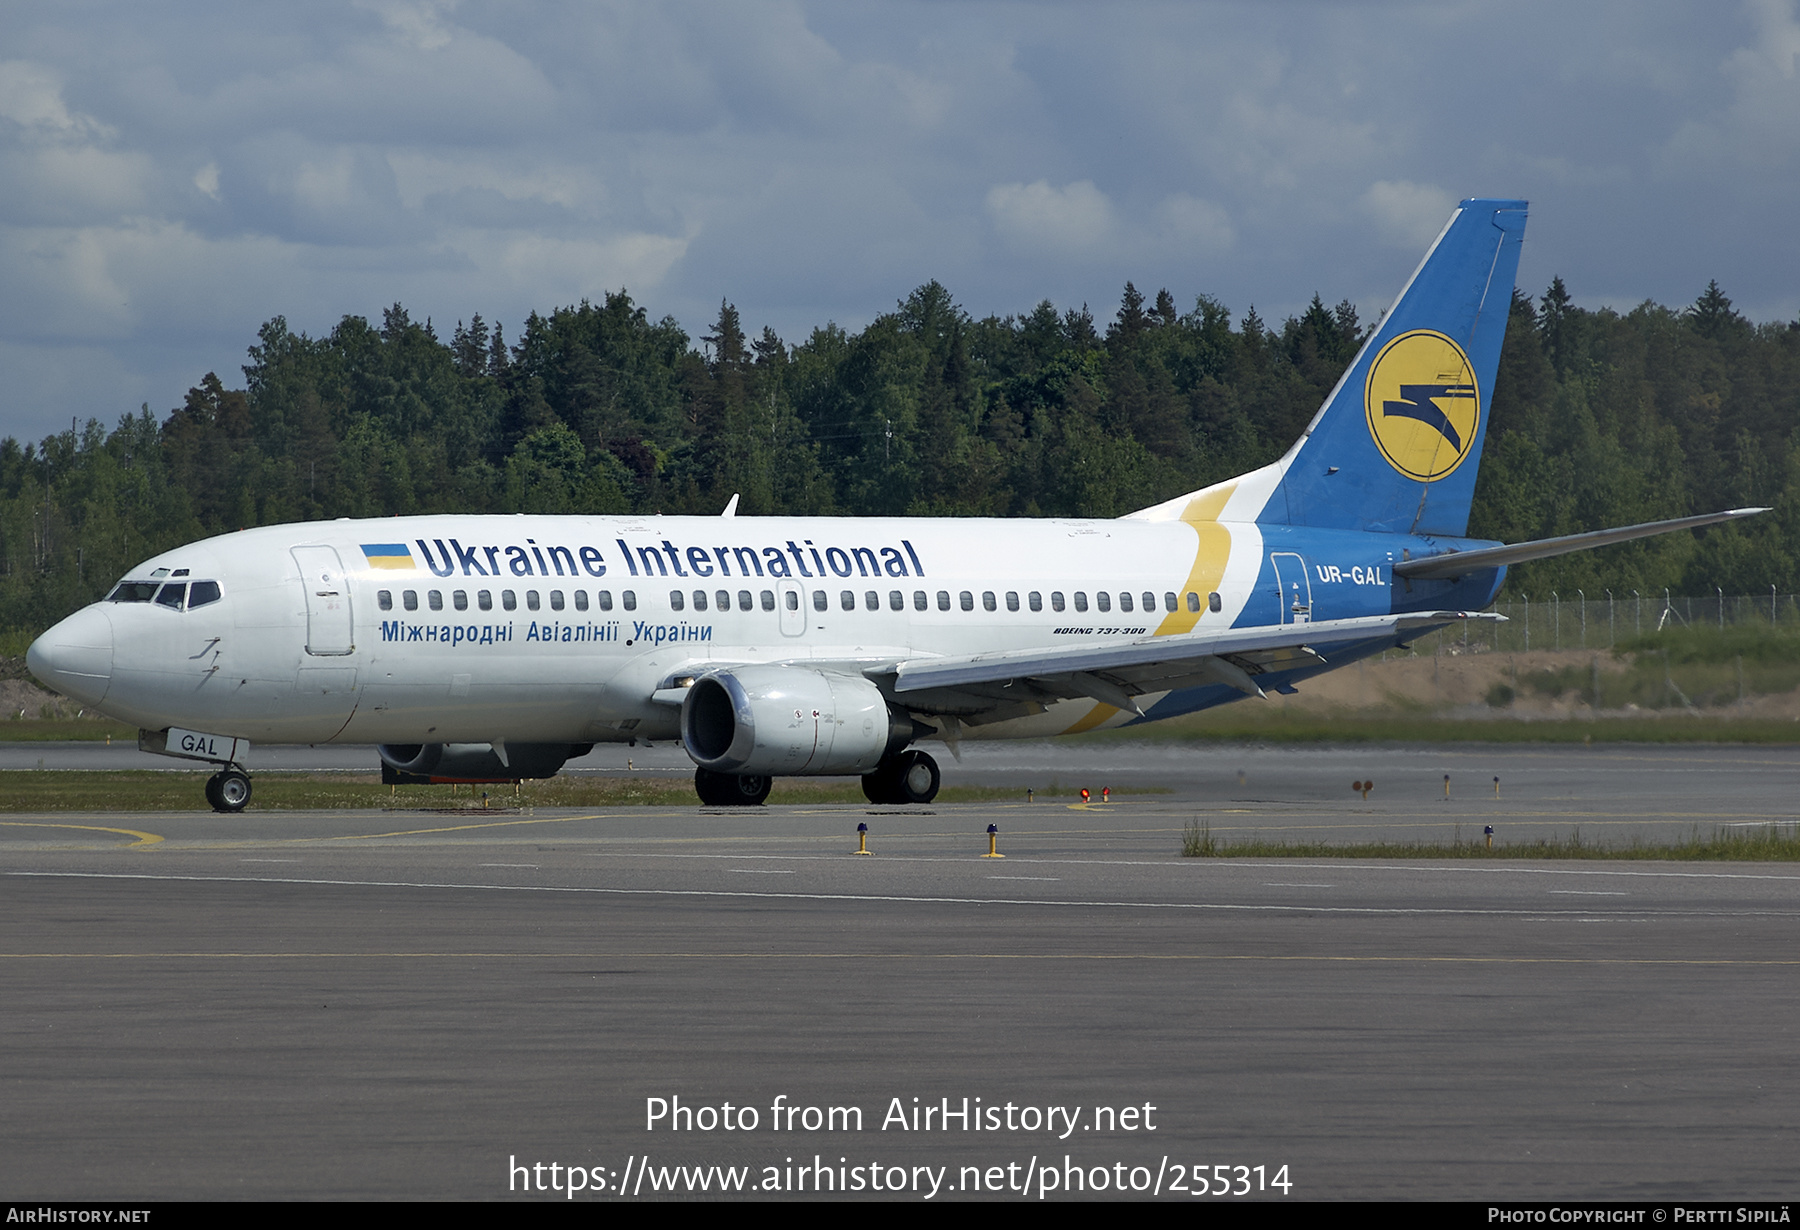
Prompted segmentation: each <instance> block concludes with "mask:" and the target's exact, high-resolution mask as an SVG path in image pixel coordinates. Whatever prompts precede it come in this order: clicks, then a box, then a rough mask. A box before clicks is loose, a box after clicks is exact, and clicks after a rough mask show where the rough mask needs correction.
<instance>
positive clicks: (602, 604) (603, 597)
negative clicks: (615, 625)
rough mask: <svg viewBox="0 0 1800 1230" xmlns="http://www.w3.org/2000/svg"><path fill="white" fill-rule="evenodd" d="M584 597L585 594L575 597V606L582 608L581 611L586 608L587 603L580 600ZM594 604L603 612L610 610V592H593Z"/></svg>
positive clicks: (607, 590)
mask: <svg viewBox="0 0 1800 1230" xmlns="http://www.w3.org/2000/svg"><path fill="white" fill-rule="evenodd" d="M586 596H587V595H585V594H577V595H576V596H575V605H576V606H577V607H580V608H582V609H583V610H585V609H586V608H587V603H585V602H583V601H582V599H583V598H585V597H586ZM594 604H595V605H596V606H598V607H599V608H600V609H601V610H603V611H610V610H612V590H610V589H597V590H595V591H594Z"/></svg>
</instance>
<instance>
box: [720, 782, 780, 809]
mask: <svg viewBox="0 0 1800 1230" xmlns="http://www.w3.org/2000/svg"><path fill="white" fill-rule="evenodd" d="M731 782H732V785H731V787H730V789H731V790H732V791H733V792H734V793H735V796H736V797H735V798H734V799H733V800H732V801H733V802H735V803H736V804H737V805H738V806H739V807H761V806H762V805H763V800H765V799H767V798H768V797H769V791H770V790H771V789H773V788H774V786H775V779H774V778H772V777H755V776H751V775H749V774H746V775H744V776H742V777H733V778H732V779H731Z"/></svg>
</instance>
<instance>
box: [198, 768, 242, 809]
mask: <svg viewBox="0 0 1800 1230" xmlns="http://www.w3.org/2000/svg"><path fill="white" fill-rule="evenodd" d="M206 801H207V802H208V803H211V804H212V809H213V810H214V811H222V812H239V811H243V810H244V807H245V805H246V804H248V803H249V802H250V775H249V774H247V773H245V772H244V771H243V770H241V769H226V770H225V771H224V772H222V773H215V774H213V775H212V776H211V777H210V778H208V779H207V781H206Z"/></svg>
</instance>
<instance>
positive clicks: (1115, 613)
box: [28, 199, 1766, 812]
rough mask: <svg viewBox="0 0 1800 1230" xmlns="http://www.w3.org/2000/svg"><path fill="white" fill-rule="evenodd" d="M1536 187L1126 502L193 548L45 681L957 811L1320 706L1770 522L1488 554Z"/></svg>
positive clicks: (413, 737) (183, 717)
mask: <svg viewBox="0 0 1800 1230" xmlns="http://www.w3.org/2000/svg"><path fill="white" fill-rule="evenodd" d="M1525 220H1526V203H1525V202H1524V201H1516V200H1474V199H1472V200H1465V201H1463V202H1461V203H1460V204H1459V205H1458V206H1457V208H1456V210H1455V212H1454V213H1453V214H1452V215H1451V218H1450V220H1449V222H1448V223H1447V224H1446V225H1445V227H1444V229H1443V231H1442V232H1441V233H1440V234H1439V236H1438V238H1437V240H1436V241H1435V242H1434V243H1433V244H1432V246H1431V248H1430V250H1429V251H1428V252H1427V254H1426V256H1425V258H1424V260H1423V261H1422V262H1421V263H1420V265H1419V266H1418V268H1417V270H1416V271H1415V272H1414V274H1413V276H1412V277H1411V279H1410V280H1409V281H1408V282H1407V283H1406V285H1405V287H1404V288H1403V289H1402V291H1401V292H1400V295H1399V298H1398V299H1397V300H1396V301H1395V303H1394V305H1393V308H1392V310H1390V311H1389V312H1388V313H1387V314H1386V315H1385V316H1384V317H1383V318H1382V319H1381V322H1380V324H1379V326H1378V327H1377V328H1376V329H1375V330H1374V331H1373V333H1372V334H1371V335H1370V336H1369V338H1368V340H1367V341H1366V342H1365V343H1364V345H1363V347H1362V350H1361V351H1360V353H1359V354H1358V355H1357V357H1356V360H1355V361H1354V362H1353V363H1352V364H1351V365H1350V367H1349V369H1348V370H1347V371H1346V372H1345V373H1344V376H1343V378H1342V379H1341V380H1340V381H1339V382H1338V384H1337V386H1336V388H1335V389H1333V390H1332V392H1331V394H1330V395H1329V396H1328V397H1327V398H1326V400H1325V403H1324V405H1323V406H1322V407H1321V409H1320V410H1319V412H1318V414H1317V415H1316V416H1315V417H1314V419H1313V420H1312V423H1311V425H1310V426H1309V427H1308V428H1307V429H1306V432H1305V434H1304V435H1303V436H1302V437H1301V438H1300V439H1299V440H1298V441H1297V442H1296V443H1295V444H1294V446H1293V447H1292V448H1291V449H1289V450H1288V452H1287V453H1286V455H1284V456H1283V457H1282V458H1281V459H1280V460H1279V461H1276V462H1274V463H1272V464H1270V465H1267V466H1264V467H1262V468H1261V469H1258V470H1255V471H1253V472H1251V473H1249V474H1245V475H1243V476H1241V477H1238V478H1234V479H1231V480H1229V481H1227V482H1221V483H1217V484H1215V485H1213V486H1210V487H1207V488H1205V489H1203V490H1199V491H1194V492H1190V493H1189V494H1186V495H1182V496H1179V497H1177V498H1175V499H1172V500H1168V501H1166V502H1164V503H1161V504H1158V505H1156V506H1154V507H1151V508H1146V509H1143V510H1141V511H1138V512H1135V513H1131V514H1130V515H1128V516H1125V517H1121V518H1118V519H1114V520H1087V519H1078V518H1066V517H1059V518H1047V519H1042V520H993V519H968V518H955V519H952V518H827V517H737V516H735V515H734V514H735V512H736V505H737V500H736V497H733V499H732V501H731V503H730V505H728V506H727V507H726V509H725V511H724V513H723V514H722V515H721V516H718V517H664V516H660V515H639V516H530V515H524V514H520V515H516V516H423V517H404V518H389V519H383V520H366V521H353V520H349V519H344V520H339V521H333V522H309V523H304V524H296V525H280V526H269V527H264V528H260V529H251V530H245V531H241V532H239V533H236V534H229V535H224V536H221V537H217V538H211V539H207V540H205V541H203V542H198V543H194V544H192V545H189V546H185V547H182V548H179V549H177V550H173V551H167V552H164V553H162V554H160V555H157V556H155V557H154V558H152V559H149V560H146V561H144V563H142V564H141V565H139V566H138V567H136V568H134V569H132V570H131V571H130V572H129V573H128V574H127V575H126V576H125V577H124V578H123V579H122V580H121V581H120V582H119V583H118V585H117V586H116V587H115V588H114V589H113V590H112V591H111V592H110V593H108V595H107V596H106V598H105V599H103V600H102V601H100V602H96V603H94V604H92V605H90V606H88V607H86V608H84V609H83V610H81V611H78V612H76V613H75V614H73V615H71V616H69V617H68V618H67V619H65V620H63V621H62V622H60V623H58V624H57V625H56V626H55V627H53V628H51V629H50V630H49V631H47V632H45V633H44V634H43V635H42V636H41V637H39V638H38V639H37V641H36V642H35V643H33V644H32V646H31V648H30V650H29V652H28V664H29V667H30V669H31V672H32V673H33V674H34V675H35V676H36V677H37V678H38V679H39V680H41V681H42V682H44V683H45V684H46V685H48V686H49V687H51V688H54V689H56V690H57V691H60V692H62V693H64V694H65V695H68V696H70V697H72V698H74V699H76V700H78V701H80V702H82V703H83V704H84V705H87V706H90V707H93V708H96V709H99V710H101V711H102V712H105V713H108V714H110V715H112V716H113V717H115V718H118V719H120V720H122V721H126V722H130V723H133V724H135V725H137V726H139V727H140V735H139V745H140V746H141V747H142V748H144V749H145V750H147V751H152V752H158V753H162V754H166V755H170V756H175V757H182V758H186V759H189V760H195V761H202V762H207V763H211V764H214V765H216V766H218V772H216V773H215V774H214V775H213V776H212V777H211V778H210V779H209V780H208V782H207V784H206V797H207V801H208V802H209V803H210V804H211V805H212V806H213V807H214V808H215V809H217V810H219V811H224V812H233V811H239V810H241V809H242V808H243V807H244V806H245V805H246V804H247V803H248V802H249V800H250V793H251V783H250V777H249V775H248V773H246V771H245V769H244V763H245V753H246V751H247V749H248V747H249V745H250V744H251V743H252V742H273V743H309V744H318V743H354V744H375V745H377V754H378V756H379V759H380V762H381V765H382V771H383V778H384V780H386V781H393V782H442V781H516V780H519V779H522V778H539V777H549V776H553V775H554V774H556V773H557V772H558V771H559V770H560V769H561V768H562V767H563V765H564V764H565V763H566V762H567V761H568V760H569V759H571V758H574V757H578V756H582V755H586V754H587V753H588V751H590V750H591V748H592V747H593V745H594V744H596V743H602V742H611V743H635V742H639V741H663V740H679V741H680V742H681V744H682V746H683V747H684V748H685V749H686V751H687V753H688V755H689V756H690V757H691V758H692V759H693V761H694V764H695V770H694V785H695V789H696V792H697V793H698V795H699V797H700V800H701V801H702V803H704V804H707V805H711V806H735V805H754V804H759V803H762V802H763V801H764V800H765V799H766V798H767V797H768V795H769V790H770V783H771V779H773V778H775V777H780V776H801V775H804V776H820V775H845V776H851V775H853V776H858V777H860V778H861V779H862V785H863V790H864V793H865V794H866V795H867V797H868V798H869V800H870V801H871V802H874V803H881V804H907V803H928V802H930V801H931V800H932V799H933V798H934V797H935V796H936V794H937V791H938V787H939V783H940V780H941V774H940V770H939V767H938V764H937V761H936V760H935V759H934V758H933V757H932V756H931V755H930V754H929V753H928V752H926V751H925V750H923V749H921V748H919V747H917V746H916V745H917V744H919V743H932V742H941V743H943V744H945V745H946V746H947V747H948V749H949V750H950V751H951V752H952V753H953V754H959V749H960V743H961V741H962V740H964V739H997V738H1041V737H1046V736H1052V735H1062V734H1072V733H1076V732H1080V731H1087V730H1097V729H1101V728H1105V727H1115V726H1121V725H1129V724H1136V723H1141V722H1153V721H1157V720H1160V719H1163V718H1167V717H1172V716H1175V715H1177V714H1184V713H1191V712H1194V711H1196V710H1200V709H1205V708H1208V707H1211V706H1214V705H1219V704H1224V703H1227V702H1230V701H1236V700H1240V699H1242V698H1244V697H1247V696H1249V697H1255V696H1267V695H1268V693H1270V692H1277V693H1292V692H1294V691H1295V690H1296V689H1297V685H1298V684H1300V683H1302V682H1304V681H1305V680H1307V679H1309V678H1311V677H1313V676H1316V675H1318V674H1320V673H1322V672H1324V671H1328V670H1333V669H1336V668H1337V667H1341V666H1343V665H1346V664H1347V663H1350V662H1354V661H1356V660H1358V659H1359V658H1364V657H1368V656H1369V655H1371V654H1375V653H1379V652H1381V651H1382V650H1384V649H1388V648H1393V647H1395V646H1404V645H1405V644H1407V643H1408V642H1410V641H1411V640H1412V639H1413V638H1415V637H1418V636H1420V635H1422V634H1424V633H1427V632H1430V631H1432V630H1435V629H1438V628H1442V627H1446V626H1449V625H1452V624H1455V623H1457V622H1460V621H1464V620H1475V619H1498V618H1499V616H1497V615H1494V614H1491V613H1482V612H1483V608H1485V607H1487V606H1488V605H1489V604H1490V603H1491V602H1492V601H1493V599H1494V596H1495V595H1496V594H1497V593H1498V592H1499V589H1500V585H1501V581H1502V579H1503V577H1504V575H1505V570H1506V567H1507V566H1508V565H1511V564H1515V563H1519V562H1522V561H1525V560H1532V559H1541V558H1545V557H1548V556H1553V555H1559V554H1562V553H1564V552H1568V551H1578V550H1584V549H1587V548H1590V547H1595V546H1603V545H1606V544H1609V543H1615V542H1623V541H1627V540H1629V539H1633V538H1640V537H1645V536H1648V535H1651V534H1660V533H1666V532H1669V531H1672V530H1679V529H1683V528H1687V527H1692V526H1702V525H1710V524H1714V523H1717V522H1722V521H1729V520H1733V519H1736V518H1739V517H1745V516H1750V515H1752V514H1754V513H1757V512H1761V511H1766V510H1763V509H1750V508H1740V509H1731V510H1728V511H1725V512H1720V513H1711V514H1705V515H1701V516H1692V517H1681V518H1677V519H1674V520H1669V521H1659V522H1651V523H1647V524H1642V525H1633V526H1625V527H1620V528H1616V529H1609V530H1600V531H1595V532H1592V533H1587V534H1575V535H1570V536H1566V537H1561V538H1551V539H1544V540H1538V541H1535V542H1526V543H1517V544H1512V545H1506V544H1501V543H1496V542H1489V541H1483V540H1474V539H1469V538H1467V537H1466V536H1465V535H1466V532H1467V528H1468V520H1469V508H1470V503H1471V500H1472V497H1473V493H1474V489H1475V476H1476V470H1477V467H1478V465H1479V463H1480V459H1481V449H1482V442H1483V439H1484V437H1485V433H1486V430H1487V426H1488V407H1489V398H1490V397H1491V395H1492V390H1493V384H1494V377H1495V372H1496V370H1497V368H1498V365H1499V360H1500V347H1501V341H1502V339H1503V337H1504V334H1505V329H1506V323H1507V317H1508V314H1509V311H1510V308H1511V302H1512V292H1513V282H1514V276H1515V273H1516V271H1517V268H1518V261H1519V251H1520V245H1521V242H1522V240H1523V236H1524V230H1525Z"/></svg>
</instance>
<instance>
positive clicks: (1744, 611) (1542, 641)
mask: <svg viewBox="0 0 1800 1230" xmlns="http://www.w3.org/2000/svg"><path fill="white" fill-rule="evenodd" d="M1491 609H1492V610H1493V611H1495V612H1497V613H1498V614H1501V615H1504V616H1506V619H1505V621H1504V622H1490V621H1487V620H1470V621H1469V622H1468V623H1466V624H1462V625H1457V626H1455V627H1451V628H1446V629H1445V630H1444V631H1442V632H1437V633H1433V634H1432V635H1430V636H1427V637H1421V638H1419V640H1418V641H1417V642H1416V643H1415V645H1414V651H1415V652H1436V651H1438V650H1440V649H1443V648H1446V647H1448V646H1451V645H1460V646H1463V647H1465V648H1467V649H1468V650H1470V651H1473V652H1487V651H1498V652H1504V653H1524V652H1527V651H1531V650H1563V649H1611V648H1613V647H1614V646H1615V645H1618V644H1620V643H1621V642H1625V641H1629V640H1631V639H1633V638H1634V637H1638V636H1642V635H1644V634H1646V633H1653V632H1656V631H1658V630H1659V629H1663V628H1671V627H1682V628H1718V629H1719V630H1721V631H1723V630H1724V629H1726V628H1732V627H1738V626H1742V625H1746V624H1757V625H1761V626H1763V627H1771V626H1792V627H1800V595H1796V594H1779V593H1776V592H1774V591H1773V590H1771V591H1770V592H1769V593H1766V594H1724V593H1717V592H1715V593H1712V594H1703V595H1687V594H1673V593H1670V592H1669V591H1667V590H1659V591H1657V592H1656V593H1653V594H1643V593H1637V592H1635V591H1634V592H1631V593H1627V594H1622V595H1621V594H1607V593H1604V592H1603V593H1602V594H1601V595H1600V596H1598V597H1596V596H1594V595H1591V594H1586V593H1583V592H1581V591H1580V590H1577V591H1575V593H1574V594H1571V595H1564V594H1560V593H1550V594H1520V595H1518V596H1517V597H1514V598H1502V599H1501V600H1500V601H1498V602H1496V603H1494V605H1493V607H1492V608H1491Z"/></svg>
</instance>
